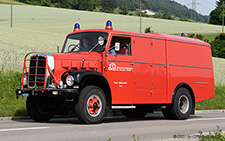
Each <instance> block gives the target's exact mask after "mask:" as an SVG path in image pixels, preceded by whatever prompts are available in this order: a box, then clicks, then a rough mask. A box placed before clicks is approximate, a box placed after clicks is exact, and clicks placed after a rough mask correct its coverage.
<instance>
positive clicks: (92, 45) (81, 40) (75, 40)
mask: <svg viewBox="0 0 225 141" xmlns="http://www.w3.org/2000/svg"><path fill="white" fill-rule="evenodd" d="M100 36H102V37H104V38H105V39H106V40H107V37H108V33H105V32H81V33H75V34H71V35H69V36H67V38H66V41H65V44H64V46H63V50H62V53H66V52H73V51H86V52H88V51H90V52H103V51H104V49H105V46H101V45H99V44H98V38H99V37H100Z"/></svg>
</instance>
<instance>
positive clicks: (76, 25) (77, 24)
mask: <svg viewBox="0 0 225 141" xmlns="http://www.w3.org/2000/svg"><path fill="white" fill-rule="evenodd" d="M79 30H80V25H79V23H76V24H75V25H74V29H73V31H79Z"/></svg>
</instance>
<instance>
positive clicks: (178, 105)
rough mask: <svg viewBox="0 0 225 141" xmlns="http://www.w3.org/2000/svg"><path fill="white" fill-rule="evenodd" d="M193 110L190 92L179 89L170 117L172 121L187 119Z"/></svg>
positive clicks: (170, 110)
mask: <svg viewBox="0 0 225 141" xmlns="http://www.w3.org/2000/svg"><path fill="white" fill-rule="evenodd" d="M192 110H193V101H192V98H191V94H190V92H189V91H188V90H187V89H186V88H179V89H178V90H177V92H176V95H175V98H174V102H173V104H172V107H171V109H169V111H168V112H169V115H170V116H171V118H172V119H187V118H188V117H189V116H190V114H191V111H192Z"/></svg>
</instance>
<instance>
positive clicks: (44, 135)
mask: <svg viewBox="0 0 225 141" xmlns="http://www.w3.org/2000/svg"><path fill="white" fill-rule="evenodd" d="M217 125H219V126H220V129H222V130H223V131H225V113H224V112H223V111H214V112H212V111H204V112H199V111H198V112H196V114H195V115H192V116H191V117H190V118H189V119H188V120H182V121H181V120H166V119H164V117H163V115H162V114H161V113H155V114H148V115H147V116H146V117H145V118H144V119H139V120H137V119H136V120H132V119H127V118H125V117H124V116H116V117H114V118H105V119H104V121H103V123H102V124H95V125H83V124H81V123H80V122H79V121H78V119H77V118H58V119H52V120H51V121H49V122H47V123H37V122H34V121H32V120H1V121H0V140H4V141H5V140H7V141H9V140H18V141H19V140H21V141H22V140H23V141H26V140H27V141H31V140H32V141H40V140H54V141H62V140H73V141H86V140H87V141H107V139H109V137H110V138H111V139H112V141H133V139H132V136H133V134H135V135H136V137H137V136H138V137H139V140H140V141H149V140H175V139H177V138H182V139H186V140H187V139H191V140H193V139H195V140H197V138H196V135H197V133H198V131H199V130H200V131H202V132H208V131H213V130H216V128H217Z"/></svg>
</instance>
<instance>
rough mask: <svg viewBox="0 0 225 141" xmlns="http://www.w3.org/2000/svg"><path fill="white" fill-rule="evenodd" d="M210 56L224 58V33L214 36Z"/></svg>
mask: <svg viewBox="0 0 225 141" xmlns="http://www.w3.org/2000/svg"><path fill="white" fill-rule="evenodd" d="M211 46H212V56H213V57H220V58H225V33H221V34H220V35H218V36H216V38H215V40H214V41H212V43H211Z"/></svg>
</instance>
